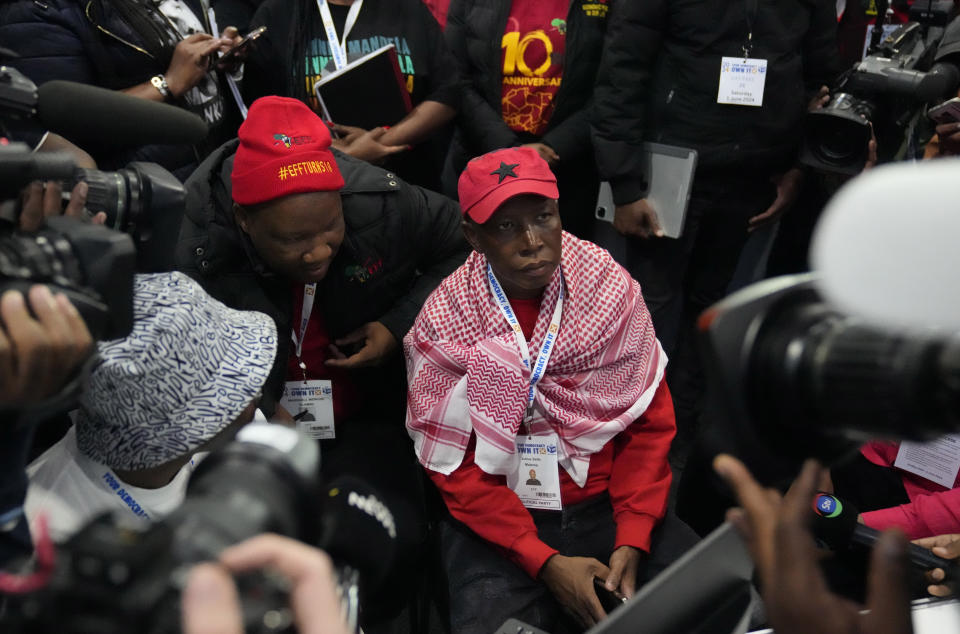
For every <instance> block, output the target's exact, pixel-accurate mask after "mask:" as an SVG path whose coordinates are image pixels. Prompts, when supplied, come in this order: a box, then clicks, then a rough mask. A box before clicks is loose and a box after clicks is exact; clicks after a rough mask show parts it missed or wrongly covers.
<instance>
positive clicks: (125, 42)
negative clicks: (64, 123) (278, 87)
mask: <svg viewBox="0 0 960 634" xmlns="http://www.w3.org/2000/svg"><path fill="white" fill-rule="evenodd" d="M185 2H186V4H187V5H188V6H189V7H190V9H191V10H192V11H193V12H194V14H196V15H197V16H198V17H199V18H200V21H201V22H202V23H203V24H204V25H205V26H206V27H207V30H208V31H209V24H207V21H206V13H205V12H204V11H203V9H202V6H201V3H200V2H199V0H185ZM100 7H102V9H103V13H102V14H101V13H100V11H99V8H100ZM0 44H2V46H3V47H5V48H9V49H11V50H12V51H14V52H15V53H17V54H18V55H19V58H18V59H16V60H13V61H12V62H11V64H10V65H11V66H14V67H15V68H17V69H18V70H20V72H22V73H23V74H24V75H26V76H27V77H29V78H30V79H31V80H32V81H33V82H34V83H36V84H37V85H40V84H43V83H45V82H48V81H51V80H54V79H63V80H67V81H74V82H79V83H83V84H91V85H94V86H100V87H102V88H109V89H111V90H122V89H125V88H129V87H131V86H135V85H137V84H141V83H143V82H145V81H149V79H150V78H151V77H153V76H154V75H157V74H160V73H164V72H166V70H167V65H166V63H162V62H161V61H159V60H157V59H155V58H154V57H153V56H152V55H151V54H150V53H148V52H147V51H146V49H144V48H143V47H142V46H141V45H140V44H141V42H140V39H139V36H138V35H137V33H135V32H134V31H133V30H132V29H131V28H130V26H129V25H127V23H126V22H124V21H123V20H122V19H121V17H120V15H119V14H118V13H117V12H116V10H115V9H113V7H112V6H111V4H110V2H96V3H95V2H92V1H91V0H44V1H43V2H40V1H33V0H7V1H4V2H0ZM220 98H221V99H223V100H224V106H225V112H226V113H227V116H225V118H224V119H223V120H222V123H221V124H220V125H219V126H218V129H215V130H211V131H210V136H209V139H208V141H207V142H206V143H205V144H203V145H202V146H197V147H192V146H188V145H148V146H141V147H138V148H135V149H132V150H129V151H122V152H118V151H116V150H115V149H113V147H111V146H114V145H115V144H114V143H113V140H107V141H106V142H105V143H104V146H103V147H102V148H95V147H89V146H85V147H84V148H83V149H85V150H87V151H88V152H90V153H91V154H92V155H93V157H94V158H95V159H96V160H97V163H98V165H99V167H101V168H103V169H116V168H119V167H122V166H124V165H126V164H127V163H129V162H130V161H151V162H155V163H159V164H160V165H162V166H163V167H165V168H167V169H168V170H170V171H171V172H174V173H175V174H176V175H177V176H178V177H180V178H181V179H185V178H186V177H187V176H189V174H190V172H192V171H193V169H194V168H195V167H196V166H197V164H198V163H199V162H200V160H201V159H202V157H203V156H205V155H206V153H207V151H208V150H210V149H213V148H215V147H217V146H218V145H219V144H221V143H222V142H223V141H224V140H225V139H227V138H230V137H232V136H234V133H235V131H236V126H237V125H238V123H239V122H238V120H237V119H236V118H235V117H236V116H237V115H236V113H235V112H234V110H235V107H234V106H233V105H232V102H230V101H229V92H227V88H226V87H225V84H224V83H223V82H222V81H221V83H220ZM230 115H233V116H232V117H231V116H230ZM231 127H232V129H230V128H231Z"/></svg>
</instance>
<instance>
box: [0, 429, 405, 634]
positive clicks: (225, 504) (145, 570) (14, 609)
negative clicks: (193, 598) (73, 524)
mask: <svg viewBox="0 0 960 634" xmlns="http://www.w3.org/2000/svg"><path fill="white" fill-rule="evenodd" d="M319 460H320V456H319V450H318V448H317V443H316V442H314V441H312V440H310V439H308V438H307V437H306V436H304V435H302V434H300V433H298V432H297V431H296V430H294V429H291V428H288V427H283V426H280V425H272V424H267V423H251V424H249V425H247V426H246V427H244V428H243V429H242V430H241V431H240V433H239V434H238V435H237V439H236V441H235V442H233V443H231V444H229V445H227V446H226V447H224V448H223V449H221V450H219V451H216V452H214V453H212V454H210V455H209V456H208V457H207V458H205V459H204V460H203V461H202V462H201V463H200V464H199V465H198V466H197V469H196V471H195V473H194V474H193V476H192V478H191V480H190V483H189V485H188V489H187V497H186V500H185V502H184V503H183V505H182V506H181V507H180V508H179V509H177V511H175V512H174V513H173V514H172V515H170V516H169V517H167V518H166V519H164V520H163V521H160V522H157V523H153V524H151V523H149V522H148V521H146V520H141V519H138V518H134V517H133V516H132V515H130V514H124V515H120V514H116V515H110V514H107V515H104V516H101V517H99V518H97V519H95V520H94V521H93V522H91V523H90V524H88V525H87V526H86V527H84V528H83V529H81V530H80V532H78V533H77V534H75V535H74V536H73V537H72V538H71V539H70V540H69V541H68V542H67V543H65V544H64V545H63V546H62V547H61V548H60V550H59V552H58V558H57V562H56V566H55V568H54V570H53V572H52V576H51V577H50V579H49V582H48V583H47V585H46V587H44V588H43V589H42V590H39V591H37V592H33V593H29V594H25V595H21V596H12V597H11V598H10V603H9V606H8V617H7V620H8V622H9V623H10V627H11V629H10V630H9V631H11V632H30V633H32V632H57V633H58V634H60V633H66V634H94V633H96V634H110V633H111V632H118V633H119V632H123V633H126V632H138V633H141V634H166V633H171V632H179V631H180V594H181V591H182V590H183V588H184V586H185V583H186V579H187V574H188V572H189V570H190V568H191V567H192V566H193V565H194V564H196V563H198V562H201V561H211V560H216V558H217V556H218V555H219V554H220V552H221V551H222V550H224V549H225V548H227V547H228V546H231V545H233V544H236V543H238V542H240V541H243V540H245V539H248V538H250V537H254V536H256V535H259V534H262V533H266V532H272V533H277V534H280V535H285V536H288V537H292V538H295V539H299V540H301V541H304V542H306V543H313V544H317V545H319V546H320V547H321V548H324V549H325V550H327V552H328V553H329V554H330V555H331V557H332V558H333V559H334V562H335V563H336V564H337V566H338V568H337V571H338V578H339V587H340V594H341V599H342V609H343V612H344V615H345V617H346V618H347V620H348V624H349V625H350V626H351V627H352V628H353V629H354V630H355V629H356V623H357V618H358V615H359V597H360V590H361V589H363V590H366V589H367V588H368V587H371V588H372V586H374V585H376V584H377V583H378V582H379V581H380V580H382V575H383V572H384V571H385V570H386V569H388V568H389V566H390V565H391V563H392V559H393V556H394V552H395V551H394V549H395V541H394V535H395V533H391V530H390V528H391V526H392V523H393V518H392V516H391V515H390V512H389V511H388V510H387V509H386V507H384V506H383V505H382V504H380V503H379V502H378V501H377V500H376V498H375V496H373V495H372V494H371V493H369V492H363V491H359V490H358V489H357V487H356V486H354V483H352V482H349V481H343V480H341V481H340V484H339V485H337V484H336V483H334V485H333V486H331V487H330V488H329V490H328V491H327V493H326V495H322V494H321V493H322V492H321V489H320V483H319V476H318V474H319ZM120 485H121V486H122V483H120ZM324 500H325V501H324ZM374 506H376V512H374V511H373V507H374ZM238 585H239V594H240V600H241V605H242V607H243V618H244V631H245V632H249V633H255V632H283V631H290V629H291V627H292V624H293V615H292V614H291V613H290V610H289V608H288V605H289V600H288V597H287V594H288V592H287V590H288V589H287V588H286V586H285V583H284V582H283V581H282V580H280V579H277V578H276V577H274V576H272V575H271V574H269V573H266V574H253V575H245V576H241V577H240V578H239V579H238ZM5 631H7V630H5Z"/></svg>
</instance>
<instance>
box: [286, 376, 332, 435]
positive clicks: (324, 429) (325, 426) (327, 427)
mask: <svg viewBox="0 0 960 634" xmlns="http://www.w3.org/2000/svg"><path fill="white" fill-rule="evenodd" d="M280 404H281V405H283V406H284V407H285V408H286V409H287V411H288V412H290V413H291V414H292V415H293V418H294V420H295V421H297V429H299V430H300V431H302V432H303V433H305V434H306V435H307V436H309V437H310V438H313V439H315V440H330V439H332V438H335V437H336V435H335V433H334V427H333V384H332V383H331V382H330V381H327V380H322V381H287V382H286V383H284V386H283V398H281V399H280Z"/></svg>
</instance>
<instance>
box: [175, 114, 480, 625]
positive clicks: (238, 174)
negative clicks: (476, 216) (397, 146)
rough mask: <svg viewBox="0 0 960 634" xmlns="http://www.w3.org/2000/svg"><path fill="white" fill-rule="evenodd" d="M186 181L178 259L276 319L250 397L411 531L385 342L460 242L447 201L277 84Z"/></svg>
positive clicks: (393, 341) (405, 322)
mask: <svg viewBox="0 0 960 634" xmlns="http://www.w3.org/2000/svg"><path fill="white" fill-rule="evenodd" d="M187 191H188V195H187V209H186V215H185V218H184V224H183V227H182V231H181V235H180V242H179V244H178V247H177V263H178V267H179V268H180V269H181V270H183V271H185V272H186V273H188V274H189V275H191V276H192V277H194V278H195V279H196V280H197V281H198V282H200V284H201V285H202V286H203V287H204V288H205V289H206V290H207V292H209V293H210V294H211V295H212V296H213V297H215V298H217V299H219V300H220V301H222V302H223V303H225V304H227V305H228V306H230V307H232V308H237V309H241V310H258V311H261V312H264V313H266V314H268V315H270V316H271V317H273V319H274V320H275V321H276V323H277V332H281V333H287V334H286V335H285V337H286V339H287V341H288V342H289V344H288V345H286V346H281V347H280V350H279V351H278V353H277V361H276V363H275V365H274V367H273V370H272V372H271V374H270V377H269V378H268V380H267V383H266V385H265V386H264V389H263V400H262V401H261V409H262V410H263V411H264V413H265V414H267V416H268V417H273V418H288V419H290V418H295V419H296V420H297V424H298V426H299V427H300V428H301V429H303V430H304V431H305V432H307V433H308V434H310V435H312V436H313V437H315V438H317V439H319V440H320V441H321V450H322V452H323V475H324V477H325V478H327V479H331V478H333V477H336V476H337V475H338V474H340V473H350V474H352V475H357V476H359V477H361V478H362V479H364V480H366V481H367V482H369V483H370V484H371V485H373V486H374V487H375V488H377V489H378V490H379V492H380V493H381V494H382V495H383V496H384V498H385V500H384V501H385V502H386V503H387V505H388V506H389V507H390V508H391V510H392V511H393V512H394V514H395V515H399V516H401V517H398V518H397V519H398V531H399V533H400V535H399V539H400V540H401V543H402V542H403V541H404V537H409V538H410V539H411V540H413V541H416V540H419V539H420V538H421V535H420V533H418V532H417V531H419V530H421V529H420V527H419V525H418V523H419V520H420V515H419V507H420V502H418V501H417V499H416V497H417V496H418V495H421V493H419V483H418V477H419V474H418V473H417V469H416V464H415V462H414V461H413V453H412V451H411V449H410V442H409V438H407V436H406V434H405V433H404V428H403V422H402V417H403V395H404V388H405V382H404V372H403V366H402V355H400V354H399V346H398V342H399V341H401V340H402V339H403V336H404V335H405V334H406V332H407V330H409V329H410V326H411V325H412V324H413V320H414V318H415V317H416V315H417V312H418V311H419V310H420V306H421V305H422V304H423V301H424V299H426V297H427V295H428V294H429V293H430V292H431V291H432V290H433V289H434V287H436V285H437V284H439V283H440V281H441V280H442V279H443V278H444V277H445V276H446V275H447V274H449V273H450V272H451V271H453V270H454V269H455V268H456V267H457V266H459V265H460V264H461V263H462V262H463V260H464V258H465V257H466V254H467V245H466V243H465V242H464V241H463V237H462V236H461V235H460V229H459V223H460V213H459V209H458V208H457V205H456V203H455V202H453V201H452V200H449V199H447V198H445V197H443V196H440V195H439V194H435V193H433V192H429V191H426V190H424V189H421V188H419V187H414V186H411V185H408V184H406V183H404V182H402V181H401V180H399V179H398V178H397V177H396V176H395V175H394V174H392V173H390V172H387V171H385V170H383V169H380V168H378V167H375V166H373V165H370V164H368V163H365V162H363V161H359V160H357V159H353V158H351V157H349V156H347V155H345V154H342V153H340V152H337V151H335V150H331V148H330V132H329V129H328V128H327V126H326V125H324V124H323V122H322V121H321V120H320V119H319V118H318V117H317V116H316V115H315V114H314V113H313V112H312V111H311V110H310V109H309V108H308V107H307V106H306V105H304V104H303V103H302V102H300V101H298V100H296V99H287V98H283V97H264V98H262V99H258V100H257V101H255V102H254V103H253V104H252V106H251V107H250V113H249V116H248V118H247V120H246V121H245V122H244V124H243V125H242V126H241V127H240V132H239V139H238V140H236V141H231V142H229V143H227V144H225V145H224V146H222V147H221V148H220V149H218V150H217V151H215V152H214V153H213V154H211V155H210V156H209V157H208V158H207V159H206V160H205V161H204V162H203V163H202V164H201V166H200V167H199V168H198V169H197V171H196V172H195V173H194V174H193V175H192V176H191V177H190V179H189V180H188V181H187ZM406 507H410V508H409V509H407V510H409V514H410V515H413V516H414V521H410V522H406V524H407V525H408V526H409V527H410V530H409V533H412V534H408V535H404V532H405V528H404V526H403V524H404V519H405V518H404V517H402V516H403V515H404V514H405V513H404V509H405V508H406ZM398 550H400V549H398ZM409 550H410V551H414V550H415V549H413V548H410V549H409ZM408 585H409V584H408ZM396 594H401V593H396ZM368 614H369V612H368Z"/></svg>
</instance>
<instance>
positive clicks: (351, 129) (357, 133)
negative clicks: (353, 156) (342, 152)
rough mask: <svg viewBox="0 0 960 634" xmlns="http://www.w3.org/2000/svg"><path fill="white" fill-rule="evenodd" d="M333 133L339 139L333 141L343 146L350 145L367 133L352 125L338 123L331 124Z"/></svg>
mask: <svg viewBox="0 0 960 634" xmlns="http://www.w3.org/2000/svg"><path fill="white" fill-rule="evenodd" d="M333 131H334V132H336V133H337V135H338V136H339V137H340V138H339V139H334V141H339V142H340V143H342V144H343V145H344V146H348V145H350V144H351V143H353V142H354V141H356V140H357V139H359V138H360V137H361V136H363V135H364V134H366V133H367V131H366V130H364V129H363V128H358V127H357V126H353V125H340V124H339V123H334V124H333Z"/></svg>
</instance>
